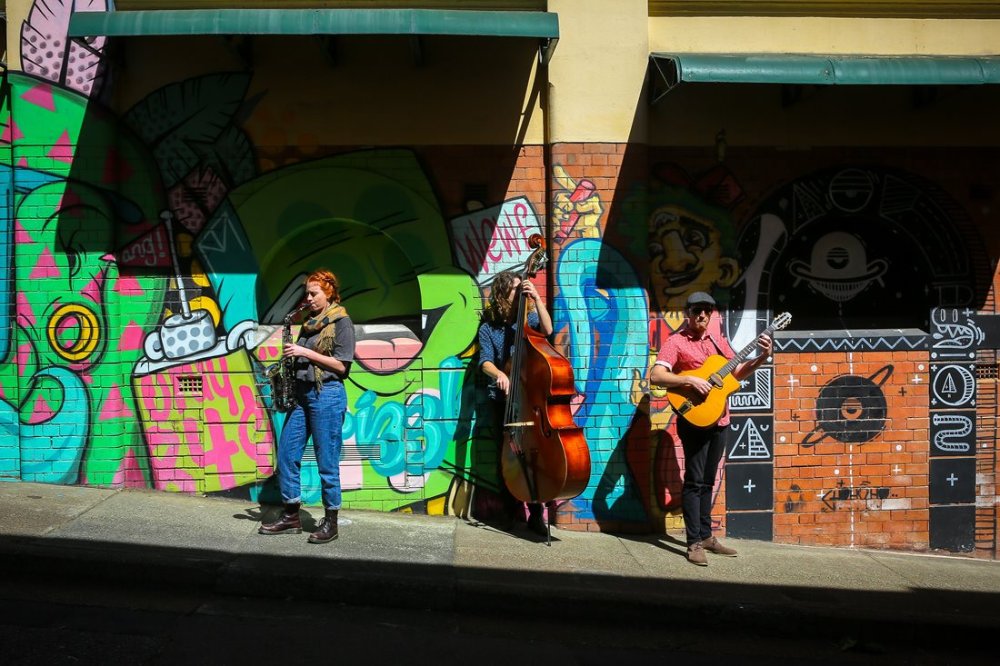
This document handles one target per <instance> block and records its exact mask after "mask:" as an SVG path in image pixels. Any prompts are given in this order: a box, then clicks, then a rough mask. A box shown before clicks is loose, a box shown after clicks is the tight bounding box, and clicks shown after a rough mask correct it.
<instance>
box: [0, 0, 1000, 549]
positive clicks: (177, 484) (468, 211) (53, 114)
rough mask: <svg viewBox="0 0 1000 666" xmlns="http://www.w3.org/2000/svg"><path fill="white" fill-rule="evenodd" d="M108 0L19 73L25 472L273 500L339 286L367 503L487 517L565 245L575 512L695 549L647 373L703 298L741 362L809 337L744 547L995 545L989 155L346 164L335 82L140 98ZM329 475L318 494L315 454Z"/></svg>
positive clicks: (746, 469) (756, 458)
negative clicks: (487, 351)
mask: <svg viewBox="0 0 1000 666" xmlns="http://www.w3.org/2000/svg"><path fill="white" fill-rule="evenodd" d="M111 5H113V3H109V2H106V0H78V1H77V2H74V3H69V2H41V1H39V2H35V3H34V4H32V5H31V9H30V10H29V11H28V14H27V15H26V17H24V20H23V21H22V24H21V25H20V35H21V40H20V43H19V47H20V55H21V63H22V67H23V71H14V70H8V71H5V72H4V79H5V83H6V89H7V92H8V94H7V95H6V96H5V97H3V107H2V109H0V187H2V188H3V197H2V204H0V205H2V206H3V207H4V215H3V216H2V218H0V270H2V271H3V275H4V278H5V279H4V280H3V282H2V283H0V479H3V480H10V481H18V480H23V481H38V482H46V483H61V484H92V485H100V486H110V487H140V488H153V489H157V490H162V491H170V492H188V493H220V494H226V495H230V496H239V497H246V498H251V499H253V500H261V501H265V502H266V501H271V500H276V499H277V494H276V487H275V483H274V473H275V467H274V448H275V443H276V442H277V441H278V439H279V436H280V434H281V431H282V428H283V427H284V416H283V415H281V414H277V413H275V412H274V410H273V409H272V408H271V395H270V390H271V389H270V385H269V383H268V381H267V380H266V376H267V370H268V368H269V367H271V366H272V365H273V364H274V363H276V362H277V361H278V359H279V358H280V354H281V322H282V320H283V319H284V317H285V316H286V315H287V314H288V313H289V312H291V311H292V310H294V309H295V308H296V306H297V304H298V303H299V301H300V300H301V298H302V281H303V279H304V277H305V276H306V275H307V274H308V273H309V272H311V271H312V270H314V269H316V268H319V267H326V268H330V269H332V270H333V271H334V272H335V273H336V274H337V275H338V277H339V279H340V282H341V285H342V296H343V301H344V304H345V306H346V307H347V309H348V310H349V311H350V312H351V315H352V318H353V321H354V323H355V324H356V333H357V352H356V359H355V364H354V366H353V368H352V372H351V376H350V380H349V382H348V385H347V394H348V412H347V415H346V418H345V421H344V432H343V434H344V453H343V459H342V477H341V478H342V482H343V486H344V491H345V492H344V502H345V506H347V507H350V508H365V509H374V510H380V511H408V512H426V513H434V514H454V515H461V516H464V517H485V516H486V514H487V513H488V511H489V509H490V503H491V501H492V500H491V496H493V495H495V493H496V491H497V490H498V486H497V484H498V483H499V482H500V481H499V480H498V479H497V478H496V472H495V456H496V451H495V445H494V443H493V441H492V439H491V438H492V436H493V433H489V432H484V429H483V427H482V424H480V423H479V421H480V420H481V419H480V418H479V416H480V413H481V408H482V402H483V397H484V396H483V392H484V386H483V385H482V381H481V377H479V376H478V375H479V374H480V373H477V372H476V371H475V370H476V362H477V349H476V330H477V325H478V322H479V313H480V312H481V310H482V308H483V304H484V302H485V299H486V298H488V295H489V291H490V289H491V285H492V282H493V279H494V277H495V276H496V275H497V273H499V272H501V271H504V270H518V269H520V268H522V267H523V266H524V264H525V260H526V257H527V256H528V255H529V253H530V248H529V246H528V242H527V241H528V239H529V238H530V237H531V236H532V235H534V234H541V235H542V236H545V237H546V239H547V240H548V241H550V243H549V247H548V253H549V255H550V256H549V259H550V261H549V264H548V266H547V267H546V269H545V271H544V272H542V273H540V274H539V275H538V276H537V277H536V278H535V284H536V286H537V288H538V289H539V291H540V293H542V294H543V295H544V297H545V298H546V300H547V302H548V303H549V304H550V309H551V310H552V312H553V315H554V318H555V321H554V325H555V332H554V334H553V336H552V339H553V342H554V344H555V345H556V347H557V348H558V349H559V350H560V351H562V352H564V353H565V355H566V356H567V357H568V359H569V360H570V362H571V364H572V367H573V371H574V376H575V389H576V395H575V396H574V397H573V399H572V403H571V404H572V412H573V416H574V419H575V421H576V424H577V425H578V426H580V427H581V428H582V429H583V431H584V434H585V437H586V439H587V442H588V444H589V446H590V453H591V462H592V468H591V477H590V480H589V483H588V484H587V486H586V488H585V490H584V491H583V492H582V493H581V494H580V495H579V496H578V497H576V498H574V499H572V500H569V501H567V502H564V503H562V504H561V505H560V506H558V507H553V510H554V512H555V514H556V517H557V519H556V522H557V524H560V525H562V526H566V527H571V528H572V527H579V526H581V525H582V526H583V527H582V528H583V529H593V525H594V524H597V525H598V526H599V527H600V528H601V529H609V530H615V529H622V530H626V529H627V530H632V531H646V530H657V531H660V530H663V529H671V528H677V527H679V526H680V524H681V523H680V518H679V500H680V489H681V480H682V477H683V469H684V459H683V451H682V448H681V447H680V444H679V442H678V441H677V437H676V427H675V419H674V415H673V412H672V410H671V409H670V408H669V404H668V402H667V400H666V396H665V393H664V392H663V391H660V390H657V389H652V390H651V389H650V386H649V384H648V381H647V372H648V369H649V367H650V366H651V364H652V362H653V360H654V359H655V355H656V353H657V351H658V350H659V348H660V347H661V345H662V344H663V342H664V340H665V339H666V338H667V336H669V335H670V334H672V333H674V332H676V331H677V330H678V329H679V327H680V326H681V325H682V324H683V319H684V313H683V307H684V304H685V302H686V299H687V297H688V296H689V295H690V294H691V293H693V292H695V291H705V292H708V293H710V294H712V295H713V297H714V298H715V299H716V301H717V302H718V303H719V305H720V308H719V313H718V316H717V317H715V318H714V319H713V321H712V323H711V326H712V331H713V333H715V334H717V335H724V336H726V337H727V338H729V340H730V341H731V342H732V344H733V346H734V348H736V349H739V348H742V347H744V346H746V345H747V344H749V343H751V342H752V341H753V340H754V338H755V337H756V335H757V333H758V332H759V331H760V330H762V329H763V328H764V327H765V325H766V324H767V323H768V322H769V321H770V319H771V317H772V316H773V315H774V313H776V312H785V311H787V312H790V313H792V314H793V315H794V321H795V329H794V330H791V331H783V332H781V334H780V335H779V337H778V339H777V340H776V342H775V353H774V355H773V358H772V360H771V362H770V363H768V364H765V365H764V366H762V367H761V368H759V369H758V370H757V371H756V372H755V373H754V374H753V375H752V376H750V377H747V378H745V380H744V381H743V382H742V383H741V386H740V389H739V390H738V391H737V392H736V393H735V394H734V395H733V396H732V398H731V401H730V404H731V410H732V413H733V419H732V422H731V425H730V427H729V429H728V431H727V438H728V439H727V442H726V452H727V458H728V460H727V462H726V463H725V464H724V465H723V466H720V471H719V478H718V479H717V484H716V490H717V494H716V495H715V497H714V498H713V501H714V502H715V505H716V509H717V510H716V513H715V515H716V517H717V518H718V524H717V525H716V527H719V528H722V529H724V530H726V531H727V532H728V533H729V534H730V535H732V536H737V537H747V538H766V539H771V538H773V539H777V540H783V541H789V542H797V543H829V544H834V545H847V546H873V547H894V548H904V549H912V550H926V549H933V548H942V549H946V550H950V551H961V552H969V551H971V550H972V549H973V548H976V547H979V546H978V545H977V543H978V542H977V539H979V540H980V541H983V540H989V539H991V538H992V539H994V540H995V534H996V529H995V523H996V516H995V515H994V516H993V517H992V520H993V522H992V523H990V522H989V518H990V517H989V516H987V515H986V514H987V513H988V511H987V510H986V508H984V507H986V505H985V504H984V503H983V502H982V500H981V489H982V488H983V487H987V486H989V487H992V486H991V485H989V484H991V483H992V481H991V479H992V476H993V474H994V472H993V470H994V468H995V449H996V441H995V440H996V435H995V432H996V428H995V427H994V426H995V421H996V413H997V405H996V401H997V397H996V389H995V383H991V381H992V379H993V374H992V373H994V372H995V366H996V363H995V361H996V350H997V349H1000V317H997V316H996V315H991V314H989V312H990V310H991V309H996V305H995V302H994V301H995V298H994V296H993V295H992V288H993V286H994V285H993V283H992V279H993V276H992V274H991V271H992V270H993V269H992V265H991V263H990V261H989V258H988V253H989V250H988V249H984V243H983V242H981V240H980V239H979V238H978V235H977V234H978V233H979V231H978V230H977V225H978V226H980V227H983V226H984V225H983V224H982V220H984V219H986V218H987V217H988V213H987V212H986V211H988V210H989V205H988V204H989V202H988V201H987V199H988V196H986V195H984V194H983V188H984V187H985V186H981V185H976V186H975V187H973V186H971V185H970V186H969V187H966V185H969V183H966V182H965V181H964V180H963V178H964V179H965V180H969V179H970V178H971V176H969V177H966V176H965V174H966V173H967V172H971V171H972V167H968V168H966V167H962V168H961V169H960V168H959V167H955V166H948V167H937V166H934V160H912V159H909V158H908V155H907V153H906V151H905V150H894V151H893V150H890V151H886V152H885V153H884V154H883V152H879V151H869V152H868V153H865V154H864V155H863V156H864V157H865V158H866V159H864V160H861V159H858V157H859V155H861V153H858V154H855V153H850V152H849V151H844V150H839V149H834V148H824V149H816V150H810V151H803V153H802V154H801V155H798V154H796V155H791V154H789V153H785V152H781V151H776V150H773V149H768V148H763V147H761V148H759V150H758V149H754V150H750V149H747V150H744V151H735V150H733V151H729V156H728V158H726V154H725V153H726V151H718V150H712V149H708V148H706V149H700V148H695V147H691V148H689V149H683V150H682V149H676V148H667V147H662V148H651V147H649V146H644V147H642V148H639V147H636V146H632V145H630V144H612V143H608V144H553V145H549V146H542V145H518V146H517V147H516V148H517V150H514V151H512V152H513V153H514V154H515V155H514V156H513V157H510V158H509V160H508V162H509V163H503V164H498V163H494V162H500V161H502V160H497V159H495V156H498V155H501V154H502V153H504V152H505V151H507V150H508V146H506V145H502V146H476V145H419V144H414V145H410V144H407V143H406V142H402V143H396V142H393V143H391V144H388V145H387V144H384V143H383V144H380V143H378V142H377V141H374V142H371V143H369V142H367V141H361V140H358V141H356V142H354V143H357V144H361V143H364V144H365V145H354V144H353V143H349V144H345V145H340V144H336V145H325V144H323V143H322V142H321V140H319V139H316V138H315V137H314V136H313V135H312V134H311V132H312V130H313V129H315V128H313V127H309V126H305V125H307V124H308V123H306V121H304V120H303V121H302V124H303V125H304V126H303V127H301V128H296V129H295V130H294V131H285V129H284V128H283V127H279V125H280V124H282V123H287V122H288V121H289V119H295V120H296V122H298V121H300V120H302V119H304V118H310V117H311V116H310V115H309V114H308V113H302V112H301V110H302V108H304V106H307V105H309V104H315V102H314V101H313V100H311V99H309V95H310V94H311V93H310V91H309V90H308V89H303V90H302V91H299V92H297V93H295V94H291V93H289V92H288V88H281V87H270V86H272V84H273V82H274V81H273V75H267V74H262V73H261V72H260V71H259V70H258V71H229V70H228V69H227V66H225V65H219V66H218V67H217V68H216V69H215V70H212V69H210V68H206V67H200V68H199V69H198V70H197V71H196V70H194V69H190V71H189V70H187V69H184V66H183V65H177V70H176V71H173V72H170V71H163V72H155V73H150V74H149V75H148V78H145V77H146V76H147V74H146V73H134V72H133V73H132V79H131V80H130V81H129V86H127V87H126V86H121V87H119V86H118V84H119V82H117V81H116V80H115V77H114V76H113V75H114V74H115V72H116V71H120V70H116V67H115V66H112V63H111V62H110V61H109V60H108V58H107V56H106V55H105V53H104V50H105V48H106V46H107V45H106V43H105V40H103V39H101V38H97V39H80V38H70V37H69V36H68V25H69V16H70V12H71V11H106V10H107V9H108V7H109V6H111ZM156 76H162V77H164V78H162V79H156V78H155V77H156ZM269 76H270V77H271V78H269ZM279 90H280V91H281V92H279ZM286 98H288V99H286ZM116 103H117V104H118V105H119V106H118V107H114V106H113V105H114V104H116ZM375 122H384V121H382V120H379V121H373V123H375ZM292 124H295V123H292ZM376 129H377V128H376ZM274 137H282V138H285V137H293V138H292V139H291V140H290V141H287V142H286V143H289V144H291V143H294V142H295V141H299V142H300V143H301V145H280V144H281V143H282V140H276V139H275V138H274ZM352 141H353V139H352ZM307 144H308V145H307ZM740 152H742V155H741V154H740ZM734 155H735V158H734ZM959 172H961V173H959ZM976 178H979V176H978V175H977V176H976ZM977 182H978V181H977ZM987 189H988V188H987ZM964 190H968V192H964ZM977 197H979V198H978V199H977ZM976 202H978V203H976ZM974 204H975V205H974ZM976 206H978V209H976ZM294 333H295V331H293V334H294ZM303 465H304V467H303V497H304V500H305V501H306V502H307V503H313V504H316V503H318V502H319V500H320V492H319V479H318V470H317V468H316V462H315V460H314V459H312V457H311V453H309V452H308V449H307V454H306V457H305V460H304V463H303ZM994 514H995V512H994Z"/></svg>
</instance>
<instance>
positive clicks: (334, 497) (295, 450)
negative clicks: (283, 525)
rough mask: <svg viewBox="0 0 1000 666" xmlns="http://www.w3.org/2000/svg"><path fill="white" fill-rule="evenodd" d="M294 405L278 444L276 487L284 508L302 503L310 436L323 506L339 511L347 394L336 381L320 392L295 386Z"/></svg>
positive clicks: (309, 386) (308, 386) (307, 386)
mask: <svg viewBox="0 0 1000 666" xmlns="http://www.w3.org/2000/svg"><path fill="white" fill-rule="evenodd" d="M295 399H296V402H297V403H298V404H297V405H296V406H295V408H294V409H293V410H292V411H291V412H289V414H288V418H287V419H286V420H285V427H284V428H283V429H282V431H281V439H280V441H279V442H278V483H279V485H280V486H281V498H282V500H284V502H285V503H286V504H297V503H299V502H301V500H302V454H303V452H304V451H305V449H306V441H307V440H308V439H309V436H310V435H312V440H313V449H314V450H315V451H316V464H317V466H318V467H319V480H320V485H321V486H322V488H323V506H324V507H326V508H327V509H339V508H340V503H341V494H340V450H341V448H342V447H343V444H344V439H343V432H342V430H343V427H344V414H345V412H347V391H346V390H345V389H344V384H343V383H342V382H338V381H332V382H327V383H325V384H323V389H322V390H321V391H317V390H316V385H315V384H313V383H306V382H296V383H295Z"/></svg>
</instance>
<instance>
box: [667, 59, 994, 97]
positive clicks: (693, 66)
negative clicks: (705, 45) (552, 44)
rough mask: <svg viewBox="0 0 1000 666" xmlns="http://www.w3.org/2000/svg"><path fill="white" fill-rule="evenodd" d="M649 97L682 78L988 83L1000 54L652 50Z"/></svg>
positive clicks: (797, 82) (696, 80)
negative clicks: (879, 54) (674, 51)
mask: <svg viewBox="0 0 1000 666" xmlns="http://www.w3.org/2000/svg"><path fill="white" fill-rule="evenodd" d="M649 58H650V60H651V62H652V67H651V69H652V71H653V72H654V81H653V91H652V94H651V96H650V103H651V104H655V103H656V102H658V101H659V100H661V99H662V98H663V96H664V95H666V94H667V93H668V92H670V91H671V90H673V89H674V88H675V87H676V86H677V85H679V84H680V83H681V82H682V81H688V82H691V83H775V84H792V85H810V84H811V85H827V86H833V85H880V86H884V85H909V86H939V85H987V84H997V83H1000V56H998V57H994V56H983V57H958V56H860V55H858V56H842V55H837V56H826V55H796V54H783V53H758V54H705V53H684V54H668V53H651V54H650V56H649Z"/></svg>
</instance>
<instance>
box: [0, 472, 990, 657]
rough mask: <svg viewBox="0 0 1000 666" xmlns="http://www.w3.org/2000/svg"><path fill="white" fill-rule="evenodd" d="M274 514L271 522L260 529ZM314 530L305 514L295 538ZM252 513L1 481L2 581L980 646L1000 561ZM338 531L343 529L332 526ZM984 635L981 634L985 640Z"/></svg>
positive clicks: (195, 501) (166, 498)
mask: <svg viewBox="0 0 1000 666" xmlns="http://www.w3.org/2000/svg"><path fill="white" fill-rule="evenodd" d="M276 511H277V509H269V510H268V514H267V516H266V517H267V518H270V517H271V516H272V514H275V513H276ZM320 516H321V511H320V510H318V509H306V510H304V514H303V517H304V522H305V524H304V527H311V526H312V525H313V524H314V522H315V521H316V520H318V519H319V517H320ZM259 520H260V516H259V507H258V506H257V505H256V504H253V503H250V502H247V501H243V500H234V499H221V498H205V497H192V496H186V495H175V494H168V493H159V492H152V491H133V490H124V491H118V490H105V489H97V488H84V487H77V486H50V485H40V484H29V483H0V567H2V569H0V570H2V571H4V572H17V573H18V575H20V576H21V577H22V578H23V577H31V576H44V577H48V578H52V577H67V576H68V577H86V578H88V579H92V580H95V579H96V580H109V581H117V582H119V583H125V584H129V583H131V582H136V583H142V584H147V585H164V586H169V587H184V586H191V587H194V588H197V589H209V590H213V591H214V592H216V593H219V594H225V595H239V596H262V597H268V596H277V597H280V598H286V597H300V598H308V599H317V600H329V601H336V602H343V603H348V604H356V605H365V606H381V605H387V606H397V607H411V608H432V609H442V610H451V611H468V612H475V611H477V610H478V611H482V610H483V609H489V610H490V611H491V612H496V611H502V610H505V609H510V610H516V611H517V612H520V613H541V614H559V615H560V616H566V617H579V618H581V619H587V620H613V621H650V618H655V619H656V620H657V621H660V622H670V623H675V624H678V623H679V624H683V623H685V622H703V621H705V620H706V619H710V620H711V621H713V622H718V621H719V620H720V619H721V620H726V621H730V622H734V623H739V625H740V626H741V627H743V628H744V629H749V630H755V629H760V630H770V631H784V632H796V633H801V632H814V633H817V632H818V633H835V634H837V635H841V636H842V635H845V634H850V633H863V634H868V635H871V634H872V633H873V632H877V633H878V634H879V635H880V636H881V637H882V639H885V637H886V636H889V635H891V636H895V637H896V638H897V639H899V640H921V639H928V637H929V636H933V635H936V636H937V637H938V639H940V636H941V630H945V631H947V632H948V634H947V635H948V637H949V638H948V640H949V641H952V640H964V641H968V640H977V638H976V637H979V638H978V640H985V639H986V637H987V636H990V635H991V634H992V632H991V631H988V630H989V629H996V628H1000V563H998V562H984V561H976V560H970V559H965V558H960V557H936V556H925V555H908V554H898V553H884V552H876V551H857V550H844V549H832V548H809V547H799V546H785V545H778V544H772V543H764V542H757V541H737V540H733V539H730V540H727V541H726V542H727V543H728V544H730V545H732V546H734V547H736V548H737V549H738V550H739V557H736V558H725V557H713V556H711V555H710V560H709V562H710V565H709V566H708V567H695V566H692V565H690V564H689V563H688V562H687V561H686V560H685V558H684V547H683V544H682V543H681V542H680V541H678V540H675V539H673V538H671V537H664V536H661V537H655V536H648V537H630V536H616V535H611V534H599V533H583V532H569V531H562V530H558V529H553V531H552V537H553V538H552V545H551V547H548V546H546V545H545V543H544V540H542V539H539V538H538V537H535V536H534V535H532V534H530V533H529V532H528V531H527V530H524V529H523V528H522V529H521V530H519V531H515V532H514V533H512V534H509V533H505V532H501V531H498V530H496V529H494V528H492V527H489V526H485V525H481V524H475V523H467V522H465V521H462V520H457V519H453V518H442V517H429V516H415V515H404V514H382V513H373V512H364V511H343V512H341V522H342V525H341V528H340V538H339V539H338V540H337V541H335V542H332V543H329V544H324V545H313V544H309V543H307V542H306V536H307V535H306V534H305V533H303V534H301V535H280V536H260V535H258V534H257V527H258V525H259ZM343 523H347V524H343ZM984 629H985V630H987V631H983V630H984Z"/></svg>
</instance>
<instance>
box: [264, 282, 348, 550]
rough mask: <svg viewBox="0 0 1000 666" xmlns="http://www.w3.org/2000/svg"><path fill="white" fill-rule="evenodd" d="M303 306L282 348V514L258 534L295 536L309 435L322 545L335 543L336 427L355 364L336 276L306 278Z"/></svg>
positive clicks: (312, 539) (316, 539)
mask: <svg viewBox="0 0 1000 666" xmlns="http://www.w3.org/2000/svg"><path fill="white" fill-rule="evenodd" d="M305 301H306V306H307V307H308V310H309V319H307V320H306V322H305V323H304V324H303V325H302V328H301V330H300V331H299V336H298V339H297V340H296V341H295V342H294V343H292V344H289V345H286V346H285V348H284V354H283V356H284V357H285V358H291V359H293V360H294V363H293V365H292V368H293V372H294V378H295V379H294V384H295V405H294V407H292V410H291V411H290V412H289V413H288V418H287V419H286V421H285V427H284V428H283V429H282V431H281V439H280V441H279V442H278V485H279V486H280V488H281V499H282V501H283V502H284V511H282V514H281V516H280V517H279V518H278V519H277V520H275V521H273V522H270V523H264V524H263V525H261V526H260V529H259V530H258V531H259V532H260V533H261V534H299V533H301V532H302V523H301V521H300V519H299V506H300V505H301V503H302V454H303V452H304V451H305V447H306V441H307V440H308V439H309V436H310V435H312V438H313V447H314V448H315V451H316V462H317V464H318V466H319V478H320V484H321V486H322V494H323V507H324V509H325V515H324V517H323V519H322V520H321V521H320V524H319V528H318V529H317V530H316V531H315V532H313V533H312V534H311V535H309V543H327V542H328V541H333V540H334V539H336V538H337V512H338V511H339V510H340V504H341V489H340V450H341V447H342V445H343V438H342V433H341V428H342V427H343V424H344V414H345V413H346V411H347V393H346V391H345V390H344V379H345V378H346V377H347V375H348V374H349V373H350V371H351V361H352V360H353V359H354V324H353V323H352V322H351V318H350V317H349V316H348V315H347V310H345V309H344V307H343V306H342V305H341V304H340V289H339V287H338V284H337V278H336V276H335V275H334V274H333V273H331V272H330V271H328V270H323V269H321V270H317V271H315V272H313V273H311V274H310V275H309V277H307V278H306V283H305Z"/></svg>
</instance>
